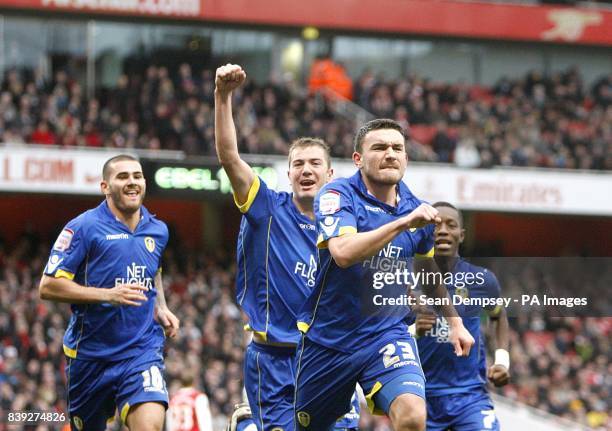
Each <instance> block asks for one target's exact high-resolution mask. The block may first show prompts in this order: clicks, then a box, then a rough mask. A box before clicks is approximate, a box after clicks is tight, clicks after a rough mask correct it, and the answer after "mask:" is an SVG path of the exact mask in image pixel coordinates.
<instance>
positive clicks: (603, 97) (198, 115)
mask: <svg viewBox="0 0 612 431" xmlns="http://www.w3.org/2000/svg"><path fill="white" fill-rule="evenodd" d="M213 88H214V83H213V74H212V72H211V71H210V70H202V71H200V72H195V71H192V69H191V67H190V66H189V65H187V64H183V65H181V66H180V68H179V70H178V73H177V74H176V76H172V75H171V74H170V72H169V70H168V69H167V68H166V67H163V66H159V67H158V66H150V67H149V68H148V69H147V70H146V72H145V73H144V76H138V75H131V76H129V77H128V76H126V75H121V76H120V78H119V80H118V82H117V85H116V86H115V87H114V88H109V89H101V90H99V91H98V94H97V96H96V98H94V99H90V100H88V99H87V98H86V97H85V95H84V91H83V89H82V87H81V85H80V84H79V83H78V82H76V81H75V80H74V79H73V78H72V77H71V76H70V74H69V73H67V72H65V71H59V72H57V73H56V74H55V76H54V78H53V80H52V81H50V82H46V81H45V80H44V79H42V78H41V74H39V73H36V72H35V71H34V72H33V71H17V70H11V71H9V72H7V73H6V76H5V77H4V80H3V81H2V86H1V91H2V93H1V94H0V141H1V142H32V143H39V144H50V145H61V146H75V145H76V146H89V147H111V148H145V149H152V150H156V149H170V150H183V151H185V152H186V153H187V154H197V155H213V152H214V145H213V139H214V132H213V118H212V98H213V94H212V92H213ZM353 93H354V101H355V102H356V103H357V104H358V105H360V106H361V107H362V108H364V109H365V110H366V111H369V112H371V113H372V114H373V115H374V116H377V117H392V118H395V119H396V120H398V121H400V122H401V123H402V124H404V125H405V126H406V128H407V129H408V130H409V133H410V135H411V139H412V144H413V145H412V146H411V153H410V158H411V159H412V160H420V161H435V162H443V163H454V164H456V165H458V166H461V167H482V168H487V167H491V166H496V165H503V166H538V167H554V168H567V169H599V170H602V169H605V170H610V169H612V129H611V128H610V124H612V103H611V102H612V75H607V76H602V77H601V78H600V79H599V80H597V81H596V82H595V83H594V84H593V85H592V86H591V88H586V86H585V85H584V84H583V82H582V80H581V77H580V73H579V70H577V69H569V70H567V71H565V72H564V73H555V74H553V75H551V76H543V75H542V74H541V73H539V72H537V71H534V72H531V73H529V74H528V75H527V76H523V77H513V78H507V77H504V78H501V79H500V80H499V82H498V83H497V84H496V85H495V86H493V87H491V88H489V87H483V86H470V85H464V84H449V83H439V82H433V81H431V80H428V79H427V78H424V77H419V76H408V77H405V78H403V79H400V80H396V81H386V80H384V79H382V78H381V77H379V76H376V75H374V74H373V73H371V72H368V71H365V72H364V73H362V74H361V75H360V76H359V78H358V79H357V80H356V81H355V82H354V85H353ZM235 111H236V112H235V116H236V122H237V126H238V130H239V134H240V137H239V139H240V143H239V145H240V150H241V151H242V152H244V153H255V154H285V153H286V152H287V148H288V144H289V143H290V142H291V140H293V139H294V138H295V137H297V136H300V135H313V136H319V137H323V138H325V139H326V140H327V141H328V142H329V143H330V144H331V146H332V154H333V155H334V156H337V157H350V155H351V154H352V151H353V150H352V139H351V138H352V135H353V131H354V130H355V128H356V124H354V121H351V120H348V119H346V118H344V117H341V116H339V115H336V114H335V113H334V109H333V101H331V100H329V98H328V97H320V96H319V95H317V94H306V93H305V92H304V93H302V92H300V91H296V90H295V85H294V83H290V82H288V83H274V82H270V83H267V84H265V85H257V84H255V83H253V82H250V83H249V85H247V86H246V88H245V89H244V91H242V92H240V93H239V95H238V100H237V108H236V110H235Z"/></svg>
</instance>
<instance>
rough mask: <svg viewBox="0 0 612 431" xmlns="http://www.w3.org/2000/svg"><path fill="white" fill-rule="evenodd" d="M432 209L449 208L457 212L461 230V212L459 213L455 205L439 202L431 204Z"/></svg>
mask: <svg viewBox="0 0 612 431" xmlns="http://www.w3.org/2000/svg"><path fill="white" fill-rule="evenodd" d="M432 207H434V208H440V207H446V208H451V209H454V210H455V211H457V215H458V216H459V227H461V228H463V214H462V213H461V211H459V209H458V208H457V207H456V206H455V205H453V204H451V203H450V202H445V201H439V202H436V203H435V204H433V205H432Z"/></svg>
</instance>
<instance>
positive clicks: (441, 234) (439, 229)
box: [434, 206, 465, 257]
mask: <svg viewBox="0 0 612 431" xmlns="http://www.w3.org/2000/svg"><path fill="white" fill-rule="evenodd" d="M436 209H437V210H438V212H439V215H440V218H441V219H442V222H441V223H438V224H437V225H436V229H435V232H434V240H435V243H434V244H435V255H436V256H446V257H454V256H458V255H459V245H460V244H461V243H462V242H463V239H464V237H465V229H463V226H462V221H461V217H460V215H459V212H458V211H457V210H456V209H454V208H450V207H447V206H437V207H436Z"/></svg>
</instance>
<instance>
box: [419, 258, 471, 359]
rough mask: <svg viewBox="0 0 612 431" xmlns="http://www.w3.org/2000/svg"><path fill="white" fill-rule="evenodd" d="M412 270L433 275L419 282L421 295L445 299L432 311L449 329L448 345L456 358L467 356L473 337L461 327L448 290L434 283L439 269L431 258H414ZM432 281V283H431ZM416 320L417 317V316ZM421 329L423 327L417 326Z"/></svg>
mask: <svg viewBox="0 0 612 431" xmlns="http://www.w3.org/2000/svg"><path fill="white" fill-rule="evenodd" d="M413 270H414V272H415V273H417V274H418V273H422V274H430V273H432V274H434V276H433V277H423V278H422V279H421V280H422V282H421V288H422V289H423V293H425V295H427V296H428V297H430V298H439V299H446V300H445V301H436V303H437V304H441V305H436V306H434V309H435V310H436V312H437V313H438V315H440V316H444V318H445V319H446V321H447V322H448V326H449V327H450V343H451V344H452V345H453V346H454V348H455V353H456V354H457V356H468V355H469V354H470V349H471V348H472V346H473V345H474V337H472V335H471V334H470V332H469V331H468V330H467V329H466V328H465V326H463V320H462V319H461V317H459V314H458V313H457V310H456V309H455V306H454V305H453V304H452V302H451V301H450V296H449V294H448V290H447V289H446V286H444V284H443V283H435V280H440V279H441V277H438V276H437V275H438V274H439V273H440V268H439V267H438V264H437V263H436V261H435V259H434V258H433V257H416V258H415V259H414V264H413ZM432 281H434V282H432ZM417 320H418V316H417ZM419 326H421V327H423V325H419Z"/></svg>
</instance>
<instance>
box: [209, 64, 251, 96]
mask: <svg viewBox="0 0 612 431" xmlns="http://www.w3.org/2000/svg"><path fill="white" fill-rule="evenodd" d="M245 80H246V72H245V71H244V70H242V67H240V66H239V65H237V64H229V63H228V64H226V65H225V66H221V67H219V68H217V72H216V74H215V91H216V92H217V93H219V94H220V95H221V96H227V95H229V94H230V93H231V92H232V91H234V90H235V89H236V88H238V87H240V86H241V85H242V83H243V82H244V81H245Z"/></svg>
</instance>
